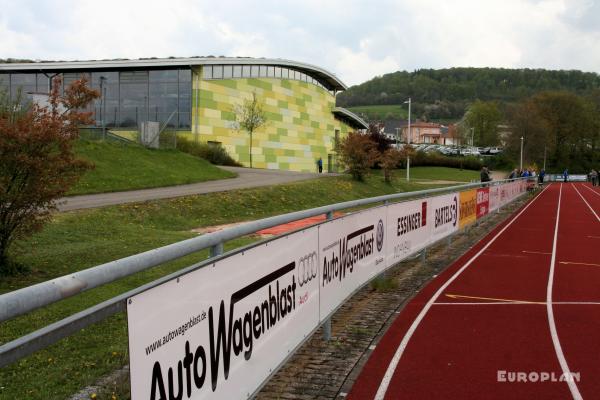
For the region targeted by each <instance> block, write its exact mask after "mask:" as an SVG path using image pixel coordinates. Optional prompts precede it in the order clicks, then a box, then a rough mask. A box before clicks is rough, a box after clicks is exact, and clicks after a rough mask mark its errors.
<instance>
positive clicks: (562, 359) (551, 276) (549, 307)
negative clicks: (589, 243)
mask: <svg viewBox="0 0 600 400" xmlns="http://www.w3.org/2000/svg"><path fill="white" fill-rule="evenodd" d="M562 186H563V184H562V183H561V184H560V190H559V192H558V206H557V207H556V224H555V225H554V240H553V242H552V259H551V261H550V274H549V275H548V287H547V290H546V312H547V313H548V325H549V327H550V336H551V337H552V343H553V344H554V351H555V352H556V357H557V358H558V362H559V363H560V367H561V368H562V371H563V376H573V375H571V371H570V370H569V365H568V364H567V360H566V359H565V355H564V353H563V350H562V346H561V345H560V340H559V339H558V332H557V331H556V322H555V321H554V309H553V308H552V287H553V285H554V268H555V265H556V244H557V242H558V223H559V221H560V203H561V197H562ZM571 381H573V382H571ZM567 384H568V385H569V390H571V395H572V396H573V399H575V400H581V399H582V397H581V393H579V389H578V388H577V384H576V383H575V380H574V379H567Z"/></svg>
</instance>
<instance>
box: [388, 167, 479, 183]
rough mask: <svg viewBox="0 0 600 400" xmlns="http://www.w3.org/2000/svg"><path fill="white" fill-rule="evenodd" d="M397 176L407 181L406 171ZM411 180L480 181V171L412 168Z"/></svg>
mask: <svg viewBox="0 0 600 400" xmlns="http://www.w3.org/2000/svg"><path fill="white" fill-rule="evenodd" d="M396 176H398V177H400V178H404V179H406V170H405V169H401V170H398V172H396ZM410 179H419V180H420V179H423V180H440V181H454V182H470V181H472V180H479V179H480V175H479V171H471V170H468V169H456V168H448V167H412V168H411V169H410Z"/></svg>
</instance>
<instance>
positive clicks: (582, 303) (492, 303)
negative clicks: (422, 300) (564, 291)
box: [433, 301, 600, 306]
mask: <svg viewBox="0 0 600 400" xmlns="http://www.w3.org/2000/svg"><path fill="white" fill-rule="evenodd" d="M505 304H508V305H509V306H519V305H520V306H528V305H534V306H545V305H547V304H546V302H545V301H488V302H477V303H475V302H473V303H463V302H460V303H459V302H456V303H449V302H440V303H433V305H434V306H502V305H505ZM552 304H553V305H559V306H600V302H598V301H555V302H554V303H552Z"/></svg>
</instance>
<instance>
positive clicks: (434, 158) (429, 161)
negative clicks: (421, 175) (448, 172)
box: [410, 151, 483, 171]
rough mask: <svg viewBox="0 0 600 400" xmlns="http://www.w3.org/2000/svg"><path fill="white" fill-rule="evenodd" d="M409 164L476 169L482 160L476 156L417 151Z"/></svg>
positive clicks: (480, 165) (414, 165) (481, 163)
mask: <svg viewBox="0 0 600 400" xmlns="http://www.w3.org/2000/svg"><path fill="white" fill-rule="evenodd" d="M410 165H411V166H413V167H426V166H427V167H450V168H460V169H469V170H474V171H478V170H480V169H481V167H483V162H481V160H479V159H478V158H477V157H470V156H469V157H448V156H444V155H442V154H439V153H425V152H423V151H417V152H415V153H414V155H413V156H411V159H410Z"/></svg>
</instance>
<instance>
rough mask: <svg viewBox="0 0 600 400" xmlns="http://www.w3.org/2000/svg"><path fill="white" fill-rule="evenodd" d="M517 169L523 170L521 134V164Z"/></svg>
mask: <svg viewBox="0 0 600 400" xmlns="http://www.w3.org/2000/svg"><path fill="white" fill-rule="evenodd" d="M519 169H520V170H521V171H523V136H521V164H520V168H519Z"/></svg>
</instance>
